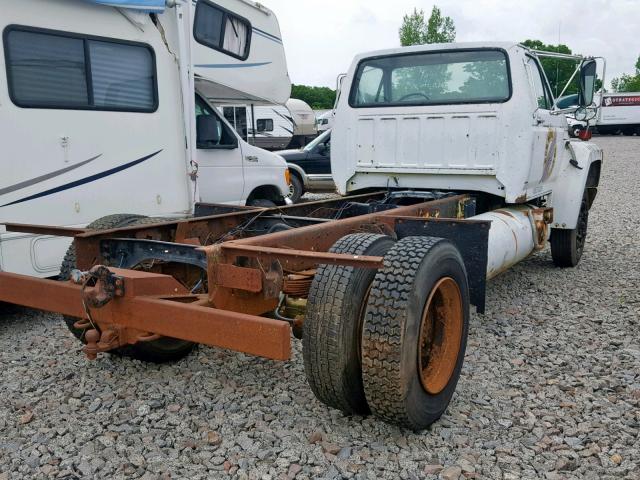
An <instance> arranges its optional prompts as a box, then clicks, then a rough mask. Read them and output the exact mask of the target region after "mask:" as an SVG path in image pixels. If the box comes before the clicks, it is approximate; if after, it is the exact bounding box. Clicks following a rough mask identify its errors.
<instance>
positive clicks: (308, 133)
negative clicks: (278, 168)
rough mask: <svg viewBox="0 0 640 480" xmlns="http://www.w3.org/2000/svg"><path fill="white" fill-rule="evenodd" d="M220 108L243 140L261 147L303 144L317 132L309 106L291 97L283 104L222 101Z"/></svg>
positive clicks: (285, 146)
mask: <svg viewBox="0 0 640 480" xmlns="http://www.w3.org/2000/svg"><path fill="white" fill-rule="evenodd" d="M222 112H223V114H224V117H225V118H226V119H227V121H228V122H229V123H230V124H231V125H233V126H234V127H235V129H236V132H238V135H240V136H241V137H242V138H243V139H244V140H245V141H247V142H249V143H250V144H251V145H255V146H257V147H260V148H264V149H265V150H284V149H285V148H299V147H301V146H304V145H306V144H307V143H309V142H310V141H311V140H313V139H314V138H315V137H316V136H317V135H318V129H317V127H316V123H315V116H314V114H313V110H312V109H311V107H310V106H309V105H308V104H307V103H305V102H303V101H302V100H297V99H295V98H290V99H289V100H287V103H286V104H285V105H284V106H283V105H264V106H255V105H224V106H223V107H222Z"/></svg>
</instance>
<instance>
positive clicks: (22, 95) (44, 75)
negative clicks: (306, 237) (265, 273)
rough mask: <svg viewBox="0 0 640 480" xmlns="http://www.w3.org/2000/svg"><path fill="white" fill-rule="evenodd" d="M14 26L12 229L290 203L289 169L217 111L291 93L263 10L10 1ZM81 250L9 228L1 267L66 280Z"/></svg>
mask: <svg viewBox="0 0 640 480" xmlns="http://www.w3.org/2000/svg"><path fill="white" fill-rule="evenodd" d="M112 5H118V6H117V7H115V6H112ZM0 30H2V43H3V46H2V48H0V65H2V66H3V68H2V72H1V73H0V136H1V138H0V168H1V169H2V175H0V223H1V222H15V223H25V224H38V223H40V224H42V223H46V224H50V225H58V226H69V227H81V226H85V225H87V224H89V223H90V222H92V221H94V220H96V219H97V218H100V217H103V216H105V215H109V214H116V213H130V214H139V215H145V216H152V217H158V216H187V215H190V214H191V213H192V212H193V207H194V204H195V203H197V202H206V203H228V204H236V205H244V204H255V203H259V202H265V201H271V202H275V203H278V202H280V203H282V202H284V201H285V200H284V196H285V195H286V194H287V193H288V190H289V187H288V184H287V183H288V182H287V179H286V177H287V176H288V171H287V170H286V164H285V163H284V161H283V160H282V159H281V158H279V157H278V156H276V155H274V154H271V153H269V152H265V151H263V150H260V149H258V148H256V147H254V146H251V145H249V144H247V143H246V142H245V141H244V139H242V138H240V137H239V136H238V135H237V134H236V133H235V131H234V129H233V128H231V127H230V125H229V124H228V123H227V122H225V120H224V118H223V117H221V116H220V115H219V114H218V113H217V112H216V109H215V106H216V104H219V103H229V102H234V103H253V104H274V103H284V102H285V101H286V100H287V98H288V97H289V92H290V83H289V77H288V73H287V67H286V61H285V55H284V49H283V46H282V40H281V37H280V29H279V26H278V21H277V19H276V17H275V15H274V14H273V13H272V12H271V11H270V10H268V9H266V8H265V7H263V6H262V5H259V4H257V3H253V2H251V1H248V0H215V3H213V2H211V1H209V0H200V1H198V2H196V1H193V2H175V1H169V0H167V1H166V4H165V0H137V1H136V0H131V1H127V0H118V1H113V0H21V1H19V2H4V4H3V6H2V16H1V17H0ZM194 98H195V102H194ZM205 99H209V100H205ZM68 245H69V240H68V239H65V238H61V237H48V236H35V235H27V234H16V233H7V232H6V231H5V230H4V227H2V226H0V270H5V271H11V272H17V273H24V274H28V275H35V276H40V277H46V276H53V275H56V274H57V273H58V271H59V267H60V263H61V260H62V258H63V256H64V253H65V251H66V249H67V247H68Z"/></svg>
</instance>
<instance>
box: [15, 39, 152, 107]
mask: <svg viewBox="0 0 640 480" xmlns="http://www.w3.org/2000/svg"><path fill="white" fill-rule="evenodd" d="M4 38H5V57H6V66H7V77H8V79H9V93H10V96H11V99H12V100H13V102H14V103H15V104H16V105H18V106H20V107H25V108H57V109H81V110H113V111H131V112H153V111H155V110H156V108H157V91H156V74H155V59H154V56H153V51H152V50H151V49H150V47H148V46H146V45H141V44H133V43H127V42H122V41H118V40H107V39H98V38H96V37H85V36H80V35H75V34H68V33H65V32H52V31H49V30H46V31H44V30H39V29H33V28H28V27H9V29H8V30H6V31H5V36H4Z"/></svg>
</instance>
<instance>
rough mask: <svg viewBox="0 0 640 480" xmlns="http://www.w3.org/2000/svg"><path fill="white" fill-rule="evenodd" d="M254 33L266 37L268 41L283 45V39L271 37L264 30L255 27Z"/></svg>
mask: <svg viewBox="0 0 640 480" xmlns="http://www.w3.org/2000/svg"><path fill="white" fill-rule="evenodd" d="M253 31H254V33H257V34H258V35H260V36H261V37H264V38H266V39H268V40H272V41H274V42H277V43H282V39H281V38H278V37H276V36H275V35H271V34H270V33H268V32H265V31H264V30H260V29H259V28H256V27H253Z"/></svg>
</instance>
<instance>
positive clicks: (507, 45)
mask: <svg viewBox="0 0 640 480" xmlns="http://www.w3.org/2000/svg"><path fill="white" fill-rule="evenodd" d="M513 47H520V48H524V49H527V47H525V46H523V45H520V44H519V43H518V42H453V43H430V44H424V45H414V46H411V47H396V48H388V49H384V50H372V51H369V52H364V53H360V54H358V55H356V57H355V59H356V60H360V59H363V58H370V57H377V56H387V55H396V54H407V53H415V52H429V51H439V50H460V49H470V50H475V49H481V48H493V49H496V48H499V49H502V50H509V49H511V48H513Z"/></svg>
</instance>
